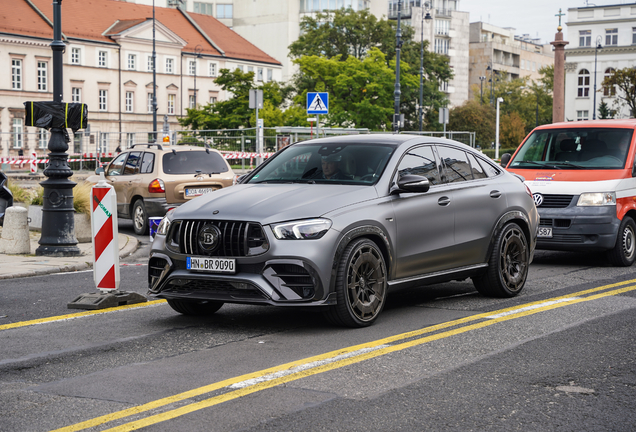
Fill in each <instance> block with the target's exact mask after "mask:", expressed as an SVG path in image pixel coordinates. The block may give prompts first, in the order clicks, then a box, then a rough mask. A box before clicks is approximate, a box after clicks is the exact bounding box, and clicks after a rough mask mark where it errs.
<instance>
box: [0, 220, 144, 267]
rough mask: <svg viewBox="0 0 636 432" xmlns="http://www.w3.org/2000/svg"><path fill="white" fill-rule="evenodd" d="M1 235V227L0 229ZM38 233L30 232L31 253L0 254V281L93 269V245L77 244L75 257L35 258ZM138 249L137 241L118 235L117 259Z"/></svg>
mask: <svg viewBox="0 0 636 432" xmlns="http://www.w3.org/2000/svg"><path fill="white" fill-rule="evenodd" d="M0 233H2V227H0ZM40 235H41V233H40V232H37V231H31V232H30V236H31V253H30V254H28V255H7V254H2V253H0V280H1V279H12V278H21V277H29V276H40V275H45V274H50V273H60V272H72V271H78V270H86V269H90V268H92V267H93V243H78V244H77V246H78V247H79V249H80V252H81V255H79V256H76V257H49V256H36V255H35V250H36V249H37V248H38V247H39V246H40V245H39V243H38V240H39V239H40ZM138 247H139V240H137V239H136V238H135V237H132V236H128V235H126V234H119V258H120V259H122V258H124V257H126V256H128V255H130V254H131V253H133V252H134V251H136V250H137V248H138Z"/></svg>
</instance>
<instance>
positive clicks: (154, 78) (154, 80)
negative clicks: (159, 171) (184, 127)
mask: <svg viewBox="0 0 636 432" xmlns="http://www.w3.org/2000/svg"><path fill="white" fill-rule="evenodd" d="M151 142H157V51H155V0H152V140H151Z"/></svg>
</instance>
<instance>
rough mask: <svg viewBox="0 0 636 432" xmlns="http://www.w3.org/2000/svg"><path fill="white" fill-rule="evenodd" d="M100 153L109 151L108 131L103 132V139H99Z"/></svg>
mask: <svg viewBox="0 0 636 432" xmlns="http://www.w3.org/2000/svg"><path fill="white" fill-rule="evenodd" d="M98 152H99V153H108V132H102V133H101V139H100V140H99V150H98Z"/></svg>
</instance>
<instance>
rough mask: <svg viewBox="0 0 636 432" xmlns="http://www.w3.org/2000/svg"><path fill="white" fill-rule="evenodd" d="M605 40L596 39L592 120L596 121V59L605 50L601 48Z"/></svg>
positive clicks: (599, 37)
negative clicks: (599, 51)
mask: <svg viewBox="0 0 636 432" xmlns="http://www.w3.org/2000/svg"><path fill="white" fill-rule="evenodd" d="M602 40H603V38H602V37H601V36H598V37H597V38H596V47H595V48H594V101H593V102H592V104H593V105H592V120H596V57H597V55H598V50H600V49H603V47H602V46H601V41H602Z"/></svg>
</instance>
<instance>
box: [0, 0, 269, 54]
mask: <svg viewBox="0 0 636 432" xmlns="http://www.w3.org/2000/svg"><path fill="white" fill-rule="evenodd" d="M29 1H30V2H31V3H32V4H33V6H34V7H35V8H36V9H37V10H36V9H34V8H33V7H31V6H30V5H29ZM0 5H1V6H2V7H0V32H4V33H12V34H20V35H24V36H33V37H44V38H52V37H53V28H52V26H51V23H52V21H53V5H52V3H51V0H0ZM38 11H39V13H38ZM40 14H42V15H44V16H45V17H46V18H48V20H49V22H47V21H46V19H45V18H43V17H42V16H40ZM152 14H153V8H152V6H147V5H142V4H136V3H127V2H125V1H120V0H64V2H63V3H62V33H63V34H64V36H65V37H67V38H69V39H81V40H88V41H94V42H102V43H114V41H113V39H111V37H110V36H112V35H115V34H118V33H121V32H122V31H124V30H126V29H129V28H131V27H133V26H135V25H138V24H140V23H142V22H144V21H146V20H148V19H152ZM188 17H190V18H191V20H192V21H191V20H190V19H188ZM155 19H156V20H157V21H158V22H160V23H162V24H163V25H164V26H165V27H167V28H169V29H170V30H171V31H172V32H174V33H175V34H176V35H178V36H179V37H181V38H182V39H183V40H185V41H186V42H187V44H186V46H185V47H184V48H183V50H184V51H187V52H194V51H195V48H197V49H200V50H201V53H202V54H204V55H206V54H207V55H212V56H219V57H229V58H233V59H240V60H245V61H255V62H265V63H270V64H277V65H279V64H281V63H280V62H279V61H278V60H276V59H274V58H273V57H271V56H269V55H268V54H266V53H265V52H263V51H261V50H260V49H258V48H257V47H256V46H254V45H253V44H251V43H250V42H248V41H247V40H246V39H244V38H243V37H241V36H239V35H238V34H237V33H235V32H234V31H233V30H231V29H229V28H228V27H227V26H225V25H224V24H223V23H221V22H220V21H218V20H217V19H216V18H214V17H212V16H207V15H201V14H194V13H185V12H182V11H181V10H179V9H174V8H163V7H155ZM197 27H198V28H197ZM107 31H108V32H107Z"/></svg>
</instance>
